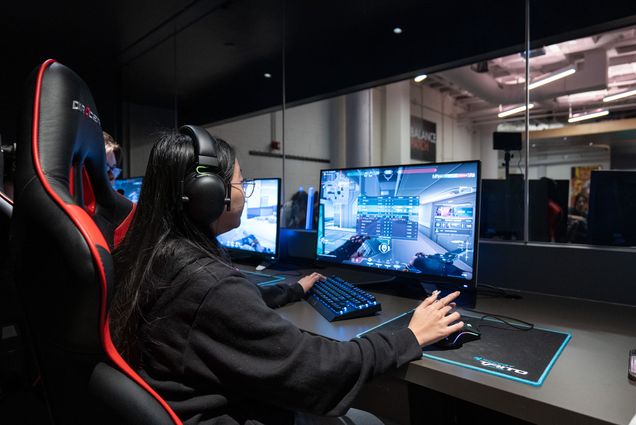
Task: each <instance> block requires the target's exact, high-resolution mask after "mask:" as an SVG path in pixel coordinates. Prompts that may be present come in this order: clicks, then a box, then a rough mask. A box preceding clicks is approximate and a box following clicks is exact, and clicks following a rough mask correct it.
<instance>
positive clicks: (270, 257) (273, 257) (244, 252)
mask: <svg viewBox="0 0 636 425" xmlns="http://www.w3.org/2000/svg"><path fill="white" fill-rule="evenodd" d="M249 180H253V181H257V180H261V181H262V180H276V181H277V183H278V190H277V192H278V198H277V200H276V250H275V251H274V253H273V254H266V253H263V252H256V251H250V250H247V249H240V248H231V247H227V246H225V245H223V244H222V243H221V242H219V245H221V246H222V247H223V249H225V250H226V251H227V252H228V253H230V254H232V253H234V254H241V255H249V256H250V257H253V258H264V259H268V260H277V259H278V258H279V256H280V220H281V217H280V198H281V190H282V181H281V178H280V177H259V178H253V179H249ZM246 207H247V205H246V206H244V208H246ZM217 240H218V239H217Z"/></svg>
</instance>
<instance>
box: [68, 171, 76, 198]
mask: <svg viewBox="0 0 636 425" xmlns="http://www.w3.org/2000/svg"><path fill="white" fill-rule="evenodd" d="M74 179H75V169H74V168H73V167H71V171H70V172H69V173H68V193H70V194H71V197H74V196H75V180H74Z"/></svg>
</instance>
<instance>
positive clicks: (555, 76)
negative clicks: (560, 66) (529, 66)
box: [528, 67, 576, 90]
mask: <svg viewBox="0 0 636 425" xmlns="http://www.w3.org/2000/svg"><path fill="white" fill-rule="evenodd" d="M575 72H576V68H574V67H572V68H568V69H564V70H562V71H557V72H554V73H552V74H551V75H549V76H547V77H545V78H541V79H539V80H537V81H533V82H531V83H530V84H529V85H528V90H532V89H536V88H537V87H541V86H544V85H546V84H549V83H551V82H553V81H556V80H560V79H561V78H565V77H567V76H568V75H572V74H574V73H575Z"/></svg>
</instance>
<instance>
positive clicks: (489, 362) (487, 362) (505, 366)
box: [473, 356, 528, 375]
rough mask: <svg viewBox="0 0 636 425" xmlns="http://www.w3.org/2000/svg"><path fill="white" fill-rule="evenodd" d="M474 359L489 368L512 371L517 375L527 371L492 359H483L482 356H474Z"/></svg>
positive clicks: (524, 373) (525, 373)
mask: <svg viewBox="0 0 636 425" xmlns="http://www.w3.org/2000/svg"><path fill="white" fill-rule="evenodd" d="M473 359H474V360H476V361H478V362H479V363H480V364H481V365H482V366H486V367H488V368H490V369H495V370H499V371H503V372H514V373H516V374H518V375H527V374H528V371H526V370H521V369H517V368H516V367H514V366H513V365H509V364H505V363H500V362H496V361H494V360H488V359H484V358H483V357H479V356H475V357H473Z"/></svg>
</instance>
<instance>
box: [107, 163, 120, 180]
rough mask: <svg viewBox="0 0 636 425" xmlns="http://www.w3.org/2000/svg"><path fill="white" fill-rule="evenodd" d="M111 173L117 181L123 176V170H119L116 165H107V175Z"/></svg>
mask: <svg viewBox="0 0 636 425" xmlns="http://www.w3.org/2000/svg"><path fill="white" fill-rule="evenodd" d="M108 173H111V174H112V175H113V179H116V178H117V177H118V176H119V175H120V174H121V168H117V167H116V166H114V165H110V164H106V174H108Z"/></svg>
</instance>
